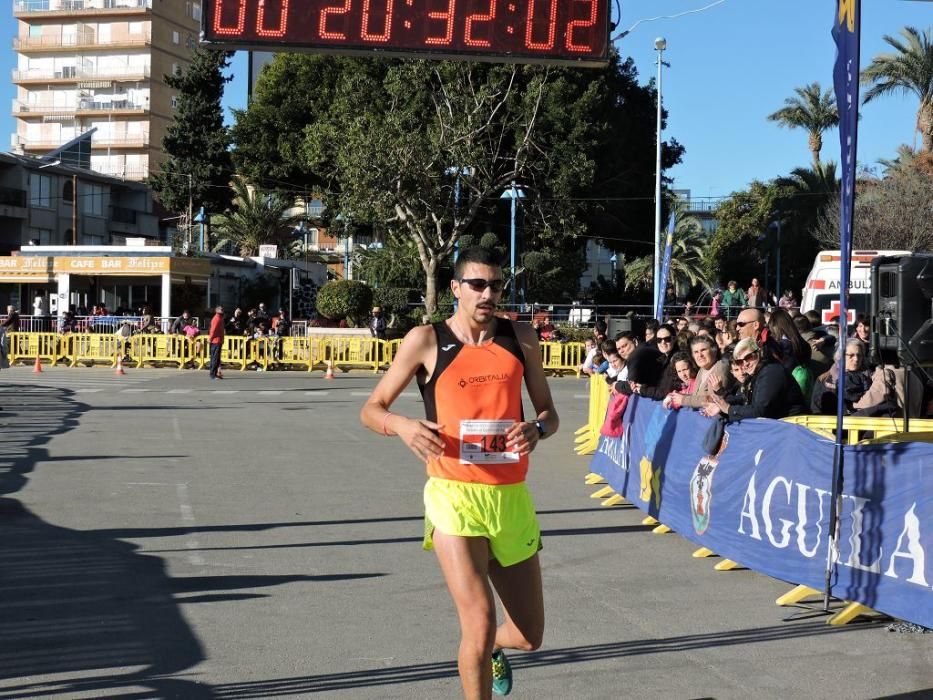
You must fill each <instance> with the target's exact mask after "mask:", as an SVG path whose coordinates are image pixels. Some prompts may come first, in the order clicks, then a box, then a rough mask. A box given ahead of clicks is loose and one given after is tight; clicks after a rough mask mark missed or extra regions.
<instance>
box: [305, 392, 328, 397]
mask: <svg viewBox="0 0 933 700" xmlns="http://www.w3.org/2000/svg"><path fill="white" fill-rule="evenodd" d="M329 393H330V392H329V391H306V392H305V396H327V395H328V394H329Z"/></svg>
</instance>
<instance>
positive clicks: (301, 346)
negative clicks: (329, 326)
mask: <svg viewBox="0 0 933 700" xmlns="http://www.w3.org/2000/svg"><path fill="white" fill-rule="evenodd" d="M276 350H277V355H276V357H275V360H274V361H275V363H276V364H277V365H284V366H286V367H291V366H298V367H307V368H308V371H309V372H310V371H312V370H313V369H314V366H315V365H318V364H320V365H323V363H324V357H323V353H322V352H321V339H320V338H315V337H310V336H309V337H306V338H282V339H281V341H280V345H279V347H278V348H276Z"/></svg>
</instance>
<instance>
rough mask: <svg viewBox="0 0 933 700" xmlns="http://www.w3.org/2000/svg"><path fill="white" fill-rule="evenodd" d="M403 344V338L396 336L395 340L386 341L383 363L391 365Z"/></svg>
mask: <svg viewBox="0 0 933 700" xmlns="http://www.w3.org/2000/svg"><path fill="white" fill-rule="evenodd" d="M401 344H402V339H401V338H396V339H395V340H387V341H385V356H384V357H383V358H382V364H384V365H391V364H392V360H394V359H395V356H396V354H398V349H399V347H400V346H401Z"/></svg>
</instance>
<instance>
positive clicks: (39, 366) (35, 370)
mask: <svg viewBox="0 0 933 700" xmlns="http://www.w3.org/2000/svg"><path fill="white" fill-rule="evenodd" d="M32 373H33V374H42V362H41V360H39V356H38V355H36V365H35V367H33V368H32Z"/></svg>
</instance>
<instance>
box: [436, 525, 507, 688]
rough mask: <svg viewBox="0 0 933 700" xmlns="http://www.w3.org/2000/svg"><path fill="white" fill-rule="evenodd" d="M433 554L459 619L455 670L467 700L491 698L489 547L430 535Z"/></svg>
mask: <svg viewBox="0 0 933 700" xmlns="http://www.w3.org/2000/svg"><path fill="white" fill-rule="evenodd" d="M434 551H435V552H437V559H438V561H439V562H440V565H441V571H443V573H444V579H445V580H446V581H447V588H448V590H449V591H450V595H451V597H452V598H453V601H454V605H455V606H456V608H457V616H458V617H459V618H460V651H459V653H458V655H457V668H458V669H459V670H460V682H461V683H462V684H463V696H464V697H465V698H467V700H488V699H489V698H490V697H492V666H491V664H490V657H491V655H492V649H493V642H494V641H495V637H496V603H495V600H494V598H493V595H492V588H491V587H490V585H489V579H488V574H489V543H488V541H487V540H486V539H485V538H483V537H458V536H455V535H445V534H444V533H442V532H440V531H438V530H435V531H434Z"/></svg>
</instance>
